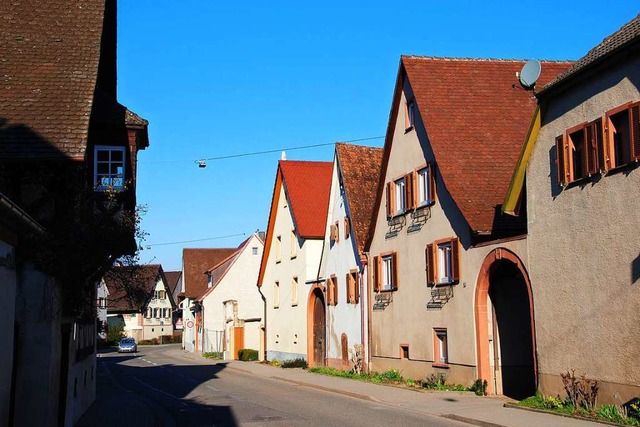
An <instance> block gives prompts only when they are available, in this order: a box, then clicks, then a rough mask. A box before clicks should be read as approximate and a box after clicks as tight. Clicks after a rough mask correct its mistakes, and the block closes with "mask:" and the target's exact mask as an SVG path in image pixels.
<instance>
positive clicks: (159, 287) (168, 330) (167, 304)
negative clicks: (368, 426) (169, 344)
mask: <svg viewBox="0 0 640 427" xmlns="http://www.w3.org/2000/svg"><path fill="white" fill-rule="evenodd" d="M154 291H165V297H164V298H153V296H152V298H151V300H150V301H149V304H148V305H147V307H148V308H151V309H155V308H159V309H160V318H156V317H151V318H148V317H146V310H145V312H144V313H142V316H143V319H142V337H141V339H144V340H151V339H154V338H160V336H161V335H173V322H172V321H171V316H172V310H173V305H172V304H171V299H170V297H169V293H170V292H169V290H168V287H167V286H166V285H165V283H164V280H162V278H159V279H158V280H157V282H156V286H155V288H154ZM165 308H167V309H169V316H168V317H164V312H163V311H164V309H165ZM152 313H153V312H152ZM138 316H140V314H139V315H138ZM152 316H153V314H152Z"/></svg>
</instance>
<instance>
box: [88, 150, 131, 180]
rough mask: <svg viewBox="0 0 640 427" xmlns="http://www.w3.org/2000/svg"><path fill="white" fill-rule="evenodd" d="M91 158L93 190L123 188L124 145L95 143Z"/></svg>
mask: <svg viewBox="0 0 640 427" xmlns="http://www.w3.org/2000/svg"><path fill="white" fill-rule="evenodd" d="M93 158H94V165H93V182H94V185H95V190H96V191H106V190H117V191H122V190H124V173H125V165H124V162H125V147H111V146H106V145H97V146H96V147H95V149H94V157H93Z"/></svg>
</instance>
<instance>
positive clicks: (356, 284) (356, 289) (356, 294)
mask: <svg viewBox="0 0 640 427" xmlns="http://www.w3.org/2000/svg"><path fill="white" fill-rule="evenodd" d="M358 301H360V274H359V273H353V303H354V304H357V303H358Z"/></svg>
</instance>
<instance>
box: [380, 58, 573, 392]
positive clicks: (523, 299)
mask: <svg viewBox="0 0 640 427" xmlns="http://www.w3.org/2000/svg"><path fill="white" fill-rule="evenodd" d="M523 64H524V61H515V60H490V59H486V60H485V59H459V58H434V57H417V56H402V57H401V60H400V68H399V72H398V77H397V81H396V87H395V91H394V96H393V101H392V105H391V114H390V117H389V125H388V128H387V135H386V140H385V146H384V155H383V160H382V171H381V174H380V181H379V185H378V195H377V198H376V207H375V209H374V218H373V225H372V227H373V231H372V233H371V240H370V242H369V244H368V245H367V249H368V251H369V253H370V259H369V261H370V263H371V264H370V265H371V270H372V273H373V280H372V286H371V291H372V292H373V298H372V302H373V304H372V306H371V331H372V332H371V347H370V354H371V369H373V370H376V371H384V370H387V369H392V368H393V369H398V370H400V371H401V372H402V373H403V375H405V376H407V377H412V378H424V377H425V376H428V375H431V374H444V375H446V377H447V381H448V382H451V383H458V384H471V383H472V382H473V381H474V380H476V379H477V378H481V379H486V380H487V381H488V383H489V392H490V393H498V394H506V395H509V396H512V397H523V396H524V397H526V396H529V395H532V394H534V393H535V390H536V352H535V349H536V345H535V330H534V319H533V301H532V299H531V283H530V280H529V274H528V271H527V268H528V256H527V247H526V233H527V229H526V222H525V221H524V219H522V218H514V217H511V216H508V215H506V214H503V213H502V212H501V210H500V205H501V204H502V202H503V200H504V198H505V196H506V193H507V190H508V187H509V181H510V178H511V175H512V171H513V170H514V168H515V166H516V163H517V160H518V156H519V154H520V152H521V150H522V147H523V144H524V141H525V138H526V135H527V131H528V129H529V128H530V125H531V117H532V116H533V113H534V111H535V110H536V107H537V103H536V101H535V98H533V97H532V93H531V92H530V91H526V90H524V89H523V88H522V87H520V84H519V82H518V80H517V78H516V73H517V72H519V71H520V70H521V68H522V67H523ZM569 66H570V64H569V63H562V62H549V61H543V62H542V75H541V78H540V82H539V84H541V85H542V84H544V83H545V82H549V81H550V80H552V79H553V78H555V77H556V76H557V75H558V74H559V73H560V72H562V71H564V70H566V69H567V68H569Z"/></svg>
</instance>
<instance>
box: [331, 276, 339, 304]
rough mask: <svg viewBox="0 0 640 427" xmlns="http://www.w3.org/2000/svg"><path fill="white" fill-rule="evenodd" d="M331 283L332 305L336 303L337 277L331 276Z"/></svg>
mask: <svg viewBox="0 0 640 427" xmlns="http://www.w3.org/2000/svg"><path fill="white" fill-rule="evenodd" d="M331 283H333V305H338V278H337V277H336V276H333V277H332V278H331Z"/></svg>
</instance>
